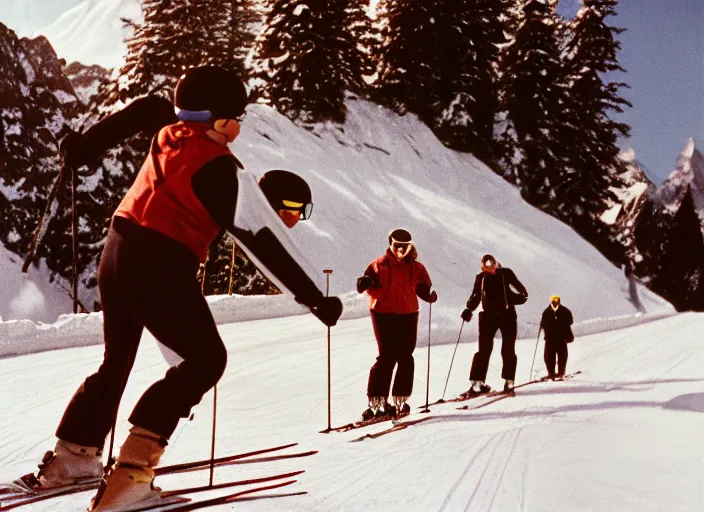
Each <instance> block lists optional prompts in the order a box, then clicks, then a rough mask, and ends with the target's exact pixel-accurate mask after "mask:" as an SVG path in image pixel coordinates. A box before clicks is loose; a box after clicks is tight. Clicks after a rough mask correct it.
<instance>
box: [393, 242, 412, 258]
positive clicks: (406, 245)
mask: <svg viewBox="0 0 704 512" xmlns="http://www.w3.org/2000/svg"><path fill="white" fill-rule="evenodd" d="M411 247H413V240H411V241H409V242H399V241H398V240H396V239H394V238H392V239H391V250H392V251H393V252H394V254H395V253H396V252H397V251H398V250H399V249H401V250H402V251H403V256H406V254H408V253H409V252H411ZM403 256H402V257H403Z"/></svg>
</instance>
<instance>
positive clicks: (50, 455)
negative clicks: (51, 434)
mask: <svg viewBox="0 0 704 512" xmlns="http://www.w3.org/2000/svg"><path fill="white" fill-rule="evenodd" d="M101 455H102V451H101V450H100V448H95V447H92V446H82V445H80V444H75V443H71V442H69V441H63V440H61V439H59V441H58V442H57V443H56V448H54V451H53V452H46V454H45V455H44V458H43V459H42V462H41V463H40V464H39V472H38V473H37V481H38V482H39V485H40V487H41V488H42V489H53V488H55V487H64V486H67V485H75V484H82V483H90V482H97V481H99V480H100V479H101V478H102V477H103V463H102V461H101V460H100V457H101Z"/></svg>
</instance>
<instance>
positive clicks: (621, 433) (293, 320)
mask: <svg viewBox="0 0 704 512" xmlns="http://www.w3.org/2000/svg"><path fill="white" fill-rule="evenodd" d="M475 329H476V324H475V323H471V324H469V326H468V327H467V328H466V329H465V332H467V331H473V330H475ZM702 329H704V316H702V315H698V314H684V315H678V316H675V317H672V318H669V319H665V320H659V321H656V322H650V323H645V324H642V325H638V326H635V327H631V328H628V329H624V330H621V331H612V332H609V333H606V334H600V335H593V336H587V337H578V338H577V339H576V341H575V342H574V343H573V344H571V345H570V360H569V363H568V371H570V370H572V371H574V370H577V369H580V370H582V371H583V374H582V375H581V376H579V377H578V378H576V379H574V380H572V381H566V382H564V383H552V382H551V383H545V384H537V385H533V386H529V387H526V388H523V390H522V391H520V392H519V393H518V395H517V397H516V398H510V399H506V400H503V401H501V402H498V403H496V404H493V405H490V406H488V407H486V408H483V409H480V410H477V411H473V412H472V411H469V412H460V411H457V410H455V409H454V407H453V406H451V405H450V404H447V405H445V406H440V407H433V408H432V409H433V412H434V413H438V414H440V416H439V417H438V419H437V420H433V421H428V422H426V423H424V424H421V425H416V426H414V427H410V428H408V429H406V430H404V431H401V432H397V433H394V434H391V435H389V436H386V437H382V438H379V439H376V440H365V441H363V442H361V443H353V442H350V441H352V440H354V439H356V438H358V437H359V436H360V435H361V434H362V433H363V432H360V431H353V432H349V433H345V434H328V435H324V434H320V433H318V431H319V430H322V429H324V428H325V427H326V426H327V402H326V396H327V395H326V375H327V373H326V348H325V346H326V341H325V340H326V331H325V328H324V327H322V326H321V325H320V323H319V322H318V321H317V320H315V319H314V318H312V317H310V316H306V317H289V318H281V319H276V320H258V321H252V322H245V323H237V324H227V325H222V326H220V332H221V334H222V336H223V338H224V339H225V342H226V344H227V347H228V352H229V358H228V361H229V363H228V367H227V370H226V373H225V375H224V377H223V379H222V380H221V381H220V383H219V385H218V400H219V408H218V415H217V421H218V423H217V442H216V456H222V455H225V454H231V453H236V452H242V451H249V450H253V449H259V448H264V447H268V446H274V445H279V444H284V443H287V442H299V443H300V445H299V447H298V448H297V449H300V450H308V449H316V450H319V451H320V453H318V454H317V455H315V456H313V457H309V458H305V459H294V460H291V461H285V462H271V463H261V464H250V465H240V466H233V467H230V468H222V469H217V470H216V472H215V483H218V482H222V481H226V480H229V479H243V478H252V477H258V476H264V475H267V474H274V473H278V472H283V471H288V470H298V469H305V470H306V473H304V474H303V475H301V476H300V477H298V480H299V483H297V484H295V485H294V486H291V487H290V488H289V489H290V490H292V491H302V490H305V491H308V494H307V495H305V496H297V497H290V498H281V499H277V500H270V501H252V502H245V503H240V504H237V505H236V506H234V505H233V506H232V507H220V508H218V509H215V510H220V509H222V510H241V511H264V510H267V511H270V510H282V511H283V510H286V511H320V512H322V511H357V510H359V511H362V510H375V511H376V510H378V511H397V510H398V511H428V510H438V511H440V510H442V511H457V510H470V511H500V512H514V511H515V512H519V511H520V512H553V511H556V510H569V511H571V512H592V511H611V510H613V511H619V512H630V511H633V512H655V511H668V512H670V511H676V512H695V511H701V506H702V503H704V485H702V482H704V466H702V464H701V462H702V460H704V444H702V443H701V432H702V430H703V429H704V414H702V413H704V387H702V382H704V371H703V370H702V366H701V361H702V360H703V358H704V345H702V343H701V334H700V333H701V331H702ZM421 332H422V329H421ZM422 337H423V336H421V338H422ZM541 347H542V344H541ZM534 348H535V340H534V339H527V340H521V341H519V343H518V345H517V353H518V360H519V364H518V375H517V380H518V381H519V382H520V381H523V380H525V379H527V378H528V374H529V371H530V365H531V360H532V356H533V351H534ZM452 350H453V347H452V345H441V346H435V345H434V346H433V348H432V354H431V386H430V397H431V400H432V399H436V398H439V397H440V395H441V394H442V390H443V387H444V384H445V378H446V375H447V369H448V366H449V362H450V358H451V357H452ZM474 350H476V344H475V343H469V342H468V341H467V338H465V337H464V335H463V343H462V344H461V345H460V347H459V349H458V351H457V356H456V359H455V362H454V368H453V373H452V378H451V379H450V383H449V386H448V392H447V396H448V397H450V396H454V395H456V394H457V393H458V392H460V391H463V390H464V389H466V387H467V385H468V383H467V380H466V379H467V372H468V366H469V362H470V359H471V355H472V353H473V352H474ZM498 352H499V351H498V350H495V351H494V357H493V359H492V362H491V366H490V372H489V379H488V381H489V382H490V383H491V384H493V385H494V386H497V385H500V384H501V380H500V379H499V372H500V364H501V363H500V356H499V354H498ZM375 355H376V345H375V343H374V341H373V334H372V330H371V325H370V322H369V320H368V319H366V318H365V319H358V320H345V321H342V322H340V323H339V324H338V326H336V327H334V328H333V329H332V376H333V387H332V397H333V408H332V420H333V424H341V423H343V422H347V421H349V420H351V419H354V418H356V417H357V416H358V414H359V413H360V412H361V410H362V408H363V407H364V405H365V392H364V391H365V384H366V379H367V372H368V369H369V366H370V365H371V363H372V362H373V360H374V356H375ZM101 357H102V348H101V347H85V348H73V349H67V350H61V351H55V352H51V353H42V354H34V355H26V356H20V357H14V358H7V359H2V360H0V379H2V382H3V390H2V394H0V481H2V480H6V479H10V478H13V477H16V476H17V475H19V474H21V473H24V472H29V471H32V470H34V469H35V464H36V463H37V462H38V460H39V459H40V457H41V456H42V454H43V453H44V450H46V449H50V448H52V447H53V443H54V438H53V437H52V435H53V431H54V428H55V425H56V424H57V422H58V420H59V418H60V417H61V414H62V411H63V407H64V406H65V404H66V403H67V401H68V399H69V398H70V396H71V394H72V393H73V391H74V390H75V387H76V386H77V385H78V384H79V383H80V382H81V380H82V379H83V378H84V377H85V375H86V374H88V373H90V372H92V371H93V370H94V369H95V368H97V366H98V364H99V363H100V360H101ZM415 357H416V379H415V389H414V396H413V397H412V399H411V401H412V405H413V406H414V407H415V406H417V405H420V404H421V403H423V401H424V398H425V384H426V383H425V375H426V363H425V361H426V350H425V347H422V346H421V347H419V349H418V350H417V351H416V356H415ZM165 369H166V364H165V363H164V362H163V361H162V359H161V357H160V355H159V353H158V350H157V349H156V348H155V344H154V342H153V339H152V338H151V337H150V336H148V335H146V336H145V339H144V340H143V344H142V347H141V349H140V353H139V355H138V357H137V361H136V365H135V369H134V371H133V373H132V376H131V378H130V381H129V383H128V385H127V390H126V394H125V398H124V401H123V404H122V408H121V411H120V421H119V427H118V433H117V445H118V446H119V444H120V443H121V442H122V440H124V438H125V436H126V433H127V428H128V423H127V422H126V417H127V415H128V414H129V410H130V409H131V407H132V406H133V405H134V403H135V402H136V400H137V398H138V397H139V395H140V393H141V392H142V391H143V390H144V389H145V388H146V387H147V386H148V385H149V384H151V383H152V382H153V381H155V380H156V379H158V378H160V376H161V375H162V374H163V372H164V371H165ZM536 370H537V371H536V372H535V373H538V372H540V373H543V372H544V369H543V365H542V363H541V361H540V355H538V361H537V362H536ZM194 413H195V419H194V420H193V421H191V422H182V423H181V424H180V426H179V427H178V429H177V431H176V432H175V434H174V436H172V439H171V442H170V445H169V447H168V449H167V452H166V455H165V456H164V458H163V461H162V462H163V463H164V464H170V463H177V462H183V461H187V460H196V459H203V458H207V457H208V456H209V454H210V433H211V429H212V393H208V394H207V395H206V396H205V397H204V400H203V401H202V403H201V404H200V405H199V406H197V407H196V408H195V409H194ZM383 428H384V427H383V426H381V425H376V426H373V427H369V428H368V429H367V431H369V432H374V431H379V430H382V429H383ZM207 479H208V476H207V472H203V471H201V472H198V473H192V474H185V475H180V476H171V477H168V478H167V477H163V478H162V477H160V478H159V479H157V482H158V483H159V485H161V486H162V487H164V488H174V487H182V486H184V485H203V484H206V483H207ZM90 497H91V493H84V494H82V495H76V496H73V497H66V498H57V499H56V500H54V501H53V502H45V503H44V504H42V505H36V506H34V507H32V509H31V510H32V511H37V512H41V511H50V510H62V511H66V512H73V511H76V512H79V511H82V510H84V509H85V506H86V505H87V503H88V501H89V500H90Z"/></svg>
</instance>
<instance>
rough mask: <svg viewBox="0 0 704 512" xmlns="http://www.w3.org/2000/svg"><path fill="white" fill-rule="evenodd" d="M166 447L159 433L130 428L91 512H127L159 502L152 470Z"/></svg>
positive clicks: (159, 495) (159, 493)
mask: <svg viewBox="0 0 704 512" xmlns="http://www.w3.org/2000/svg"><path fill="white" fill-rule="evenodd" d="M166 444H167V441H166V439H164V438H163V437H161V436H159V435H158V434H155V433H153V432H150V431H148V430H146V429H143V428H141V427H132V428H131V429H130V435H129V436H127V439H126V440H125V444H123V445H122V448H121V449H120V455H119V456H118V457H117V462H115V464H114V465H113V467H112V468H110V471H109V472H108V474H107V476H106V477H105V479H103V481H102V482H101V484H100V487H99V488H98V493H97V494H96V495H95V498H93V502H92V504H91V508H90V510H91V511H94V512H118V511H119V512H127V511H133V510H142V508H144V507H148V506H153V505H154V504H156V503H158V502H159V500H160V498H161V489H159V488H158V487H154V468H155V467H156V466H157V464H159V459H160V458H161V456H162V454H163V453H164V448H165V447H166Z"/></svg>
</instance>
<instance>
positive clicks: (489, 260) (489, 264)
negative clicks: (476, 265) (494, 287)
mask: <svg viewBox="0 0 704 512" xmlns="http://www.w3.org/2000/svg"><path fill="white" fill-rule="evenodd" d="M495 265H497V262H496V258H494V257H493V256H492V255H491V254H485V255H484V256H482V270H483V271H485V270H487V269H489V268H494V266H495Z"/></svg>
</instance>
